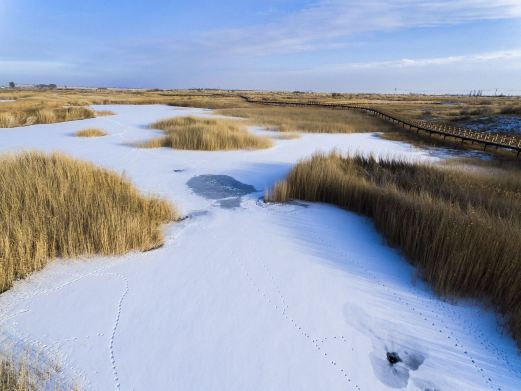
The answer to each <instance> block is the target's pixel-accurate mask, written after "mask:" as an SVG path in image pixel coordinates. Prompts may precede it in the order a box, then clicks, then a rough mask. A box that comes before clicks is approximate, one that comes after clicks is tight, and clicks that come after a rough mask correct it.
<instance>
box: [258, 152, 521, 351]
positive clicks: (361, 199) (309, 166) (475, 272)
mask: <svg viewBox="0 0 521 391" xmlns="http://www.w3.org/2000/svg"><path fill="white" fill-rule="evenodd" d="M265 198H266V200H269V201H277V202H284V201H287V200H289V199H302V200H307V201H318V202H327V203H331V204H334V205H338V206H340V207H342V208H345V209H348V210H352V211H354V212H357V213H360V214H363V215H366V216H369V217H370V218H372V219H373V221H374V224H375V226H376V228H377V229H378V230H379V231H380V232H381V233H382V234H383V236H384V237H385V238H386V240H387V241H388V242H389V244H390V245H392V246H396V247H398V248H399V249H400V250H401V251H402V252H403V254H404V255H405V256H406V257H407V258H408V259H409V260H410V261H411V262H412V263H413V264H414V265H416V266H417V268H418V271H419V273H420V274H421V276H422V277H423V278H425V280H426V281H428V282H429V283H430V284H432V286H433V287H434V289H435V290H436V292H438V293H439V294H441V295H444V296H448V297H468V298H476V299H479V300H482V301H483V302H484V303H486V304H491V305H493V306H494V307H495V308H496V309H497V310H498V311H499V312H500V313H502V314H503V315H504V316H505V321H506V324H507V326H508V328H509V330H510V331H511V333H512V335H513V337H514V338H515V339H516V341H517V342H518V345H519V346H520V347H521V242H520V241H519V238H520V237H521V175H519V173H518V171H514V170H512V171H505V170H502V171H501V172H500V174H498V172H497V171H490V172H485V171H484V170H482V169H476V170H467V171H464V170H462V169H456V168H448V167H444V168H441V167H434V166H430V165H426V164H419V163H411V162H405V161H393V160H386V159H383V160H376V159H374V158H364V157H359V156H355V157H343V156H340V155H338V154H331V155H315V156H314V157H312V158H311V159H310V160H307V161H303V162H300V163H298V164H297V165H296V166H295V167H294V169H293V170H292V171H291V172H290V174H289V175H288V177H287V178H286V179H285V180H283V181H281V182H279V183H277V184H276V185H275V186H274V188H273V189H272V190H271V191H270V192H268V193H267V194H266V196H265Z"/></svg>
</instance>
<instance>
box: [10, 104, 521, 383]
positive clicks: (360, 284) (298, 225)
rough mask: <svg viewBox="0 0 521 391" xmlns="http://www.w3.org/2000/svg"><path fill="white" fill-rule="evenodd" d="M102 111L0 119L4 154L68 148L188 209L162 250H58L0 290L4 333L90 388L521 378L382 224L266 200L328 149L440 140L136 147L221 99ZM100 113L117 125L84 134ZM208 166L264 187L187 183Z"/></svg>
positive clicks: (512, 352)
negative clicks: (205, 191)
mask: <svg viewBox="0 0 521 391" xmlns="http://www.w3.org/2000/svg"><path fill="white" fill-rule="evenodd" d="M94 108H95V109H97V110H101V109H104V110H111V111H113V112H115V113H117V115H115V116H107V117H99V118H94V119H87V120H81V121H74V122H66V123H60V124H51V125H34V126H29V127H24V128H13V129H0V150H1V151H3V152H5V151H15V150H21V149H25V150H27V149H38V150H44V151H63V152H65V153H67V154H69V155H72V156H74V157H76V158H79V159H84V160H89V161H92V162H94V163H96V164H99V165H102V166H104V167H108V168H111V169H114V170H116V171H118V172H124V173H125V175H127V176H128V177H129V178H130V179H131V180H132V181H133V182H134V183H135V184H136V185H137V187H138V188H139V189H141V191H143V192H147V193H154V194H159V195H162V196H163V197H166V198H168V199H170V200H172V202H174V203H175V204H176V205H177V206H178V207H179V208H180V210H181V211H182V212H183V213H184V214H186V215H187V216H189V218H187V219H186V220H184V221H183V222H181V223H177V224H172V225H170V226H167V227H165V233H166V243H165V246H164V247H162V248H160V249H157V250H154V251H150V252H145V253H131V254H129V255H127V256H123V257H115V258H106V257H99V258H92V259H88V260H63V261H56V262H53V263H51V264H50V265H49V266H48V267H46V268H45V269H44V270H43V271H41V272H39V273H36V274H34V275H32V276H31V277H29V278H27V279H26V280H24V281H20V282H18V283H17V284H16V285H15V287H14V288H13V289H11V290H10V291H8V292H6V293H4V294H2V295H0V344H3V345H4V346H7V345H10V344H13V343H18V342H23V343H24V344H27V345H30V346H32V347H35V348H37V349H39V350H41V351H43V352H44V353H45V354H47V355H48V356H49V357H51V358H55V359H57V360H58V362H60V363H61V365H62V367H63V376H65V377H70V378H73V379H75V380H76V381H77V382H78V383H79V384H80V386H82V387H83V388H84V389H86V390H122V391H127V390H227V391H231V390H237V391H245V390H259V391H267V390H281V391H290V390H296V391H297V390H298V391H302V390H310V391H318V390H328V391H334V390H389V389H406V390H425V391H426V390H460V391H466V390H518V389H521V359H520V357H519V355H518V353H517V349H516V346H515V344H514V342H513V341H512V339H511V338H510V337H508V336H505V335H503V334H502V332H501V330H500V327H499V326H498V322H497V320H496V317H495V315H494V314H493V313H491V312H487V311H486V310H485V309H483V308H481V307H479V306H476V305H473V304H472V303H466V302H463V303H461V302H460V303H449V302H445V301H442V300H440V299H439V298H437V297H436V296H435V295H434V294H433V293H432V292H431V291H430V290H429V288H428V287H426V286H425V285H424V284H423V283H422V282H421V281H420V280H419V279H417V278H416V277H415V276H416V274H415V270H414V269H413V268H412V267H411V266H410V265H409V264H408V263H407V262H406V261H405V260H404V259H403V258H402V257H401V256H400V255H399V253H398V252H397V251H395V250H393V249H391V248H389V247H388V246H386V245H385V243H384V242H383V240H382V238H381V236H379V235H378V234H377V233H376V231H375V230H374V228H373V226H372V224H371V221H370V220H368V219H366V218H363V217H360V216H357V215H355V214H353V213H349V212H346V211H343V210H340V209H338V208H335V207H332V206H328V205H322V204H308V203H300V202H295V203H291V204H288V205H273V204H264V203H263V202H261V201H260V200H259V198H260V197H261V196H262V192H263V191H264V189H266V188H268V187H270V186H271V185H272V184H273V183H274V181H276V180H277V179H281V178H283V177H284V176H285V174H286V173H287V172H288V171H289V170H290V169H291V166H292V165H293V164H294V163H295V162H296V161H298V160H299V159H303V158H306V157H309V156H310V155H311V154H312V153H313V152H315V151H316V150H321V151H329V150H332V149H335V148H336V149H338V150H339V151H341V152H346V151H352V152H361V153H373V154H375V155H377V156H397V155H400V156H407V157H408V158H411V159H433V158H431V157H429V156H428V154H426V153H424V152H422V151H421V150H418V149H415V148H413V147H411V146H408V145H406V144H403V143H398V142H391V141H386V140H382V139H380V138H378V137H377V136H375V135H373V134H350V135H345V134H302V136H301V138H300V139H296V140H275V146H274V147H273V148H270V149H267V150H260V151H253V152H251V151H235V152H193V151H177V150H173V149H139V148H135V147H133V146H132V145H133V144H134V143H136V142H140V141H144V140H146V139H148V138H151V137H152V136H155V135H157V134H160V132H158V131H155V130H151V129H148V128H147V126H146V125H147V124H149V123H151V122H153V121H156V120H158V119H161V118H165V117H169V116H174V115H211V112H210V111H206V110H200V109H182V108H172V107H168V106H161V105H146V106H131V105H115V106H95V107H94ZM91 126H95V127H98V128H101V129H104V130H106V131H107V132H108V133H109V135H108V136H106V137H100V138H91V139H85V138H76V137H73V133H74V132H75V131H77V130H80V129H83V128H86V127H91ZM254 131H255V132H259V133H264V134H269V132H266V131H263V130H261V129H254ZM200 175H228V176H230V177H232V178H234V179H236V180H237V181H240V182H242V183H243V184H247V185H252V186H254V187H255V189H256V190H257V191H255V192H253V193H248V194H246V195H242V197H240V196H237V195H234V196H230V197H227V196H226V194H223V195H221V196H219V195H217V196H214V197H213V198H208V197H202V196H201V195H198V192H197V191H194V187H189V186H188V185H187V182H188V181H189V180H190V179H192V178H194V177H196V176H200ZM202 178H203V179H204V178H205V177H202ZM208 178H210V179H211V181H210V182H211V183H214V182H212V181H213V180H214V179H215V178H217V177H208ZM221 178H222V177H221ZM225 179H226V178H225ZM228 179H229V178H228ZM245 188H246V187H245ZM239 197H240V198H239ZM237 205H240V206H239V207H234V206H237ZM388 352H389V353H391V352H394V353H397V354H398V355H399V357H400V359H401V362H398V363H396V364H395V365H390V364H389V363H388V361H387V357H386V354H387V353H388Z"/></svg>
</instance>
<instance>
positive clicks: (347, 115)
mask: <svg viewBox="0 0 521 391" xmlns="http://www.w3.org/2000/svg"><path fill="white" fill-rule="evenodd" d="M218 113H220V114H222V115H226V116H232V117H240V118H247V119H248V120H250V122H251V123H253V124H256V125H261V126H265V127H268V128H272V129H274V130H278V131H281V132H294V131H297V132H299V131H300V132H313V133H360V132H382V131H389V130H392V129H395V127H394V126H393V125H391V124H390V123H389V122H387V121H383V120H381V119H379V118H374V117H370V116H368V115H366V114H363V113H358V112H356V111H353V110H334V109H329V108H322V107H291V106H289V107H280V106H252V107H248V108H237V109H223V110H219V111H218Z"/></svg>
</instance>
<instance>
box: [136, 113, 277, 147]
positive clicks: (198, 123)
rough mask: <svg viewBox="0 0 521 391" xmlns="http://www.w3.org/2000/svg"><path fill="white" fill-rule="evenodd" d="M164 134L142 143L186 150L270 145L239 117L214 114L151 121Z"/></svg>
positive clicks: (153, 126) (269, 141)
mask: <svg viewBox="0 0 521 391" xmlns="http://www.w3.org/2000/svg"><path fill="white" fill-rule="evenodd" d="M150 127H152V128H154V129H160V130H163V131H164V132H165V136H163V137H159V138H156V139H153V140H150V141H148V142H146V143H144V144H143V146H144V147H148V148H158V147H169V148H177V149H188V150H203V151H217V150H233V149H260V148H268V147H270V146H271V145H272V143H271V140H270V139H269V138H267V137H260V136H256V135H254V134H252V133H250V132H248V129H247V128H246V126H244V125H243V124H241V123H240V122H238V121H231V120H225V119H213V118H196V117H175V118H170V119H165V120H162V121H158V122H156V123H153V124H152V125H150Z"/></svg>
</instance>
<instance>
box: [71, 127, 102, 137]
mask: <svg viewBox="0 0 521 391" xmlns="http://www.w3.org/2000/svg"><path fill="white" fill-rule="evenodd" d="M106 135H107V132H105V131H104V130H101V129H96V128H87V129H82V130H78V131H77V132H76V133H74V136H76V137H102V136H106Z"/></svg>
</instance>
